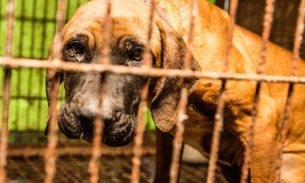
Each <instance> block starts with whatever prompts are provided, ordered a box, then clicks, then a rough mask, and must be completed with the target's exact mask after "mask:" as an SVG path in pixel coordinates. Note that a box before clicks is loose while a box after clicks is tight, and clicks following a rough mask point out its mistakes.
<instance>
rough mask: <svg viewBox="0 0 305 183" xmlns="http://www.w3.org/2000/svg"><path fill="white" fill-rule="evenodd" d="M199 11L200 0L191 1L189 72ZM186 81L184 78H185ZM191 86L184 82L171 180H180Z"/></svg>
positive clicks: (172, 182) (188, 51)
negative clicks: (181, 156)
mask: <svg viewBox="0 0 305 183" xmlns="http://www.w3.org/2000/svg"><path fill="white" fill-rule="evenodd" d="M197 13H198V0H192V1H191V11H190V22H189V23H190V28H189V32H188V40H187V44H186V48H185V49H186V50H185V60H184V68H183V69H184V71H186V72H189V71H190V70H191V59H192V47H193V32H194V28H195V21H196V16H197ZM183 83H184V79H183ZM189 87H190V86H188V85H187V84H184V86H183V87H182V89H181V93H180V101H179V109H178V110H179V111H178V121H177V124H176V133H175V137H174V140H173V156H172V162H171V170H170V182H171V183H175V182H178V175H179V168H180V154H181V148H182V143H183V134H184V123H183V122H184V120H186V119H187V115H186V112H187V103H188V89H189Z"/></svg>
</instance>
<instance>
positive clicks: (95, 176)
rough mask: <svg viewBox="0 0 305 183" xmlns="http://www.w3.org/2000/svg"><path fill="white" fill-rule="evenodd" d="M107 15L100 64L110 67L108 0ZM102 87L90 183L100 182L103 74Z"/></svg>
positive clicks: (109, 10)
mask: <svg viewBox="0 0 305 183" xmlns="http://www.w3.org/2000/svg"><path fill="white" fill-rule="evenodd" d="M106 3H107V13H106V16H105V26H104V30H103V34H104V42H103V48H102V59H101V61H100V64H103V65H109V63H110V59H109V58H110V56H109V54H110V45H109V44H110V40H111V28H112V18H111V1H110V0H107V1H106ZM100 77H101V86H100V96H99V106H98V108H99V109H98V111H99V112H98V114H97V116H96V118H95V119H94V122H93V148H92V157H91V159H90V163H89V172H90V175H91V177H90V182H91V183H97V182H101V181H99V160H100V157H101V140H102V138H103V131H104V119H103V107H102V106H103V99H104V95H105V92H104V88H105V85H106V83H105V80H104V77H103V75H102V74H101V76H100Z"/></svg>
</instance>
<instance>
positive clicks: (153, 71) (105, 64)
mask: <svg viewBox="0 0 305 183" xmlns="http://www.w3.org/2000/svg"><path fill="white" fill-rule="evenodd" d="M13 2H14V1H13V0H10V1H9V3H8V11H7V17H8V19H7V20H8V22H7V23H8V28H7V43H6V47H7V49H6V56H5V57H0V65H1V66H4V67H6V68H5V70H6V74H5V80H4V94H3V103H4V105H3V121H2V133H1V146H0V148H1V149H0V183H3V182H5V170H4V167H5V165H6V156H7V155H6V152H7V138H8V130H7V123H8V120H7V117H8V105H9V98H10V96H9V89H10V68H15V67H16V68H20V67H26V68H48V69H51V70H52V71H53V73H52V74H53V75H55V74H56V72H57V70H58V69H61V70H68V71H81V72H92V71H93V72H106V71H109V72H113V73H117V74H127V73H128V74H136V75H140V76H143V77H144V78H147V77H149V76H153V77H164V76H165V77H180V78H181V79H182V80H184V79H185V78H188V77H196V78H206V79H215V80H221V81H222V87H221V90H220V95H219V103H218V106H217V111H216V114H215V127H214V131H213V140H212V145H211V149H212V150H211V159H210V162H209V170H208V179H207V182H209V183H212V182H214V178H215V170H216V167H217V164H216V163H217V159H218V148H219V141H220V136H221V132H222V129H223V120H224V119H223V118H224V117H223V115H224V109H225V91H226V90H225V87H226V82H227V80H239V81H241V80H242V81H255V82H257V85H256V91H255V96H254V104H253V110H252V119H251V124H250V132H249V136H248V141H247V143H248V146H247V149H246V152H245V159H244V164H243V169H242V177H241V182H247V178H248V170H249V163H250V161H251V153H252V145H253V136H254V129H255V128H254V127H255V121H256V118H257V112H258V111H257V109H258V106H259V98H260V95H259V91H260V85H261V82H279V83H290V84H289V91H288V97H287V101H286V107H285V116H284V121H283V124H282V130H281V136H280V148H279V152H278V159H277V168H276V173H275V180H274V182H279V177H280V171H281V163H282V153H283V146H284V142H285V139H286V136H287V131H288V125H289V116H290V110H291V103H292V96H293V87H294V85H295V84H305V77H297V76H296V71H297V65H298V62H299V59H300V57H299V49H300V45H301V42H302V40H303V38H302V35H303V32H304V8H305V0H302V1H301V4H300V8H299V17H298V23H297V29H296V33H295V41H294V50H293V62H292V69H291V76H266V75H264V70H265V56H266V49H267V43H268V39H269V35H270V30H271V23H272V19H273V18H272V16H273V9H274V2H275V0H266V4H267V5H266V14H265V18H264V31H263V43H262V49H261V53H260V62H259V67H258V71H257V75H255V74H231V73H229V72H228V70H229V58H230V50H231V46H232V37H233V29H234V22H235V16H236V9H237V5H238V0H232V1H231V6H230V15H231V16H230V22H229V25H228V35H227V45H226V52H225V57H224V68H223V73H210V72H198V71H193V72H192V71H191V70H190V60H191V49H192V39H193V36H192V33H193V29H194V26H195V18H196V15H197V8H198V7H197V6H198V1H197V0H193V1H192V10H191V20H190V30H189V33H188V42H187V46H186V57H185V62H184V69H183V70H173V69H162V70H161V69H157V68H151V62H150V61H151V60H152V56H151V53H150V40H151V36H152V27H153V26H152V22H153V15H154V3H155V2H154V1H151V2H150V3H151V4H150V5H151V14H150V21H149V22H150V23H149V32H148V38H147V45H146V46H145V54H144V57H145V64H144V65H143V66H142V67H140V68H127V67H123V66H113V65H110V64H109V55H110V54H109V53H110V48H109V42H110V39H111V1H110V0H108V1H107V3H108V10H107V11H108V12H107V15H106V17H105V22H106V26H105V29H104V45H103V50H102V60H101V63H102V64H82V67H80V66H79V65H78V64H75V63H64V62H61V60H62V58H60V57H58V56H59V55H60V54H59V53H60V47H61V44H62V40H60V39H61V38H60V37H61V36H59V34H60V33H59V32H60V31H61V30H62V28H63V23H64V16H65V15H66V16H68V13H67V12H66V14H65V7H66V4H67V3H66V1H65V0H59V1H58V11H57V25H58V33H57V34H58V35H57V37H56V39H59V41H58V44H57V45H55V47H56V48H57V49H55V55H57V57H55V59H53V61H52V62H41V61H38V60H31V59H14V60H13V59H12V58H11V57H12V43H11V42H12V32H13V31H12V29H13V20H14V14H13V12H14V5H13ZM78 2H80V1H78ZM45 7H46V6H45ZM21 44H22V43H20V45H21ZM20 45H19V46H20ZM43 45H44V44H43ZM20 47H21V46H20ZM148 83H149V80H148V79H147V80H146V81H145V82H144V83H143V85H142V90H141V105H140V108H139V122H138V126H137V134H136V137H135V145H134V149H133V152H134V157H133V160H132V161H133V168H132V174H131V180H132V182H134V183H136V182H139V176H140V165H141V156H142V141H143V123H144V111H145V110H146V108H145V107H146V105H147V95H148ZM105 84H106V83H104V82H103V81H102V83H101V93H100V101H99V109H100V110H102V101H103V97H104V92H103V88H104V85H105ZM57 90H58V88H53V91H57ZM28 93H30V91H29V92H28ZM55 95H57V94H56V93H55V92H53V93H52V100H51V106H52V115H51V123H50V133H49V136H48V139H49V143H48V149H47V156H46V164H45V168H46V172H47V175H46V177H45V182H47V183H49V182H53V176H54V174H55V170H56V169H55V163H56V155H55V152H56V145H57V136H56V127H55V124H56V102H57V96H55ZM187 95H188V86H186V85H185V86H184V87H183V88H182V89H181V94H180V101H179V112H178V123H177V130H176V135H175V139H174V143H173V146H174V151H173V159H172V166H171V182H176V181H177V179H178V169H179V157H180V149H181V146H182V141H183V133H184V124H183V121H184V120H185V119H186V109H187V103H188V100H187ZM103 127H104V126H103V119H102V117H101V114H98V117H97V118H96V119H95V121H94V139H93V150H92V157H91V160H90V163H89V171H90V173H91V182H94V183H95V182H98V181H99V174H98V172H99V169H98V166H99V163H98V160H99V158H100V156H101V145H100V142H101V140H102V132H103ZM35 170H36V171H37V172H38V169H37V168H35Z"/></svg>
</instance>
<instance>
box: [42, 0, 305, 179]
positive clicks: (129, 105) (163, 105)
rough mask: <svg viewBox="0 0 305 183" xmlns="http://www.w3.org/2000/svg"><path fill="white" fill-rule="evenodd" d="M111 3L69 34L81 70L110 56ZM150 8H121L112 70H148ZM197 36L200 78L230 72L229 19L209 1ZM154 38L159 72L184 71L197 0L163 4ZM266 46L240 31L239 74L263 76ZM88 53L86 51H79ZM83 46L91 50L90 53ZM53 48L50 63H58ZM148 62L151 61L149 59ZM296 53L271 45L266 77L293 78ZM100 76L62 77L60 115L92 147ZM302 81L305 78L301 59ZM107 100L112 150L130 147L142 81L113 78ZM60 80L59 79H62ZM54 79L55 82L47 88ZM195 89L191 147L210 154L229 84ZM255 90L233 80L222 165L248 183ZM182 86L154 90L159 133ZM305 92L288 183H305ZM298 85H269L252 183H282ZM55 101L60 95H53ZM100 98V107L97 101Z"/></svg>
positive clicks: (164, 81) (126, 2) (300, 94)
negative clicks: (278, 163)
mask: <svg viewBox="0 0 305 183" xmlns="http://www.w3.org/2000/svg"><path fill="white" fill-rule="evenodd" d="M105 8H106V4H105V2H104V1H91V2H89V3H87V4H85V5H83V6H82V7H81V8H79V10H78V11H77V12H76V13H75V14H74V16H73V17H72V19H71V20H70V22H69V23H68V24H67V25H66V27H65V28H64V30H63V34H62V35H63V40H64V43H63V44H64V46H63V58H64V59H65V60H66V61H70V62H75V61H76V57H78V59H80V62H87V63H98V62H99V61H100V58H101V48H102V39H103V35H102V33H103V20H104V15H105V12H106V11H105V10H106V9H105ZM149 8H150V4H149V3H147V2H146V1H140V0H139V1H137V0H114V1H112V17H113V26H112V40H111V44H110V48H111V64H114V65H126V66H134V65H139V64H141V63H142V60H141V58H140V59H139V55H138V51H139V49H140V52H141V50H142V51H143V46H144V45H145V43H146V40H147V38H146V37H147V33H148V25H149V24H148V21H149V18H148V17H149ZM198 8H199V9H198V16H197V18H196V26H195V31H194V35H193V36H194V44H193V48H192V54H193V57H194V59H192V62H191V66H192V67H191V68H192V70H201V71H210V72H221V71H222V69H223V61H224V54H225V49H226V38H227V30H228V20H229V17H228V15H227V13H225V12H224V11H222V10H220V9H219V8H217V7H215V6H214V5H212V4H210V3H208V2H207V1H199V5H198ZM155 10H156V11H155V19H154V26H153V35H152V46H151V50H152V55H153V63H154V66H155V67H163V68H170V69H181V67H182V65H183V64H182V63H183V61H184V52H183V51H182V50H183V49H184V48H185V42H186V40H187V32H188V27H189V17H190V16H189V15H190V0H189V1H188V0H176V1H173V2H172V1H170V0H163V1H161V0H160V1H157V2H156V8H155ZM261 43H262V40H261V38H260V37H259V36H256V35H254V34H253V33H251V32H249V31H247V30H245V29H243V28H241V27H239V26H235V29H234V35H233V45H232V50H231V54H230V55H231V56H230V62H229V72H230V73H246V74H255V73H256V72H257V65H258V62H259V60H260V59H259V54H260V50H261ZM79 45H81V47H78V46H79ZM80 48H81V49H80ZM52 49H53V48H52V47H51V49H50V59H52V56H53V55H52ZM140 56H141V55H140ZM291 61H292V54H291V53H290V52H289V51H287V50H285V49H282V48H280V47H278V46H276V45H274V44H272V43H268V49H267V55H266V71H265V74H266V75H281V76H289V75H290V70H291V69H290V68H291ZM97 76H99V74H85V73H76V72H64V73H59V74H58V75H57V76H56V77H57V78H62V79H63V80H64V81H65V88H66V101H65V103H64V104H63V107H62V108H61V110H60V114H59V127H60V129H61V131H62V132H63V133H64V134H66V135H67V136H68V137H70V138H80V136H81V135H83V138H84V139H87V140H88V141H91V139H92V124H91V122H92V120H93V119H94V117H95V116H96V114H97V111H96V108H97V99H98V93H99V84H100V77H97ZM298 76H302V77H304V76H305V63H304V61H303V60H301V62H300V64H299V67H298ZM104 78H105V81H106V89H105V96H106V98H105V101H104V102H103V104H104V105H103V110H104V116H103V117H104V119H105V121H106V124H105V125H106V130H105V131H104V134H105V137H104V143H106V144H108V145H114V146H117V145H125V144H126V143H129V142H130V141H131V140H132V138H133V136H134V129H135V126H136V120H135V119H136V117H135V116H136V108H137V107H138V103H139V95H140V93H139V91H140V88H141V87H140V86H141V83H142V78H141V77H138V76H131V75H122V76H121V75H116V74H111V73H106V74H105V75H104ZM55 79H56V78H55ZM53 82H54V78H47V88H50V87H51V86H52V83H53ZM186 82H187V83H188V84H189V85H190V86H191V87H190V90H189V92H190V95H189V107H188V115H189V119H188V120H187V121H186V122H185V127H186V130H185V135H184V141H185V143H187V144H190V145H191V146H193V147H195V148H196V149H198V150H199V151H200V152H201V153H203V154H204V155H206V156H209V152H210V145H211V137H212V131H213V125H214V114H215V110H216V107H217V103H218V98H219V90H220V87H221V82H220V81H219V80H206V79H200V80H197V79H188V80H187V81H186ZM255 87H256V83H255V82H248V81H228V82H227V85H226V90H227V92H226V109H225V114H224V116H225V119H224V132H223V133H222V138H221V142H220V151H219V162H220V163H221V164H222V168H223V172H224V174H225V176H226V177H227V178H228V180H229V181H230V182H238V181H239V173H240V168H241V165H242V161H243V157H244V155H243V153H244V149H245V147H246V146H247V143H246V139H247V135H248V129H249V124H250V121H251V111H252V108H253V100H254V93H255ZM180 88H181V83H180V82H179V79H176V78H154V79H152V80H151V83H150V91H151V92H150V96H151V110H152V116H153V119H154V121H155V123H156V126H157V127H158V128H159V129H160V130H161V131H170V130H172V128H173V126H174V125H175V123H176V121H177V106H178V102H179V98H180V97H179V93H180ZM304 91H305V86H304V85H299V84H297V85H295V92H294V100H293V104H292V113H291V117H290V127H289V133H288V137H287V140H286V143H285V148H284V159H283V170H282V176H281V182H302V181H304V177H305V133H304V128H305V122H304V119H305V92H304ZM287 92H288V84H275V83H262V84H261V90H260V104H259V110H258V117H257V120H256V126H255V135H254V145H253V153H252V160H251V168H250V171H251V181H252V182H254V183H261V182H272V180H273V177H274V171H275V160H276V156H277V152H278V140H279V129H280V126H281V123H282V121H283V113H284V107H285V102H286V98H287ZM48 96H50V90H48ZM91 99H92V100H91Z"/></svg>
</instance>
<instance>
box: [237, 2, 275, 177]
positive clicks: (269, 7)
mask: <svg viewBox="0 0 305 183" xmlns="http://www.w3.org/2000/svg"><path fill="white" fill-rule="evenodd" d="M274 2H275V0H266V7H265V15H264V22H263V34H262V49H261V53H260V60H259V63H258V69H257V74H263V73H264V72H265V65H266V64H265V60H266V51H267V45H268V42H269V37H270V30H271V25H272V20H273V11H274ZM260 86H261V82H257V84H256V90H255V95H254V104H253V109H252V117H251V123H250V126H249V134H248V138H247V146H246V149H245V153H244V161H243V165H242V176H241V178H240V182H241V183H247V182H248V175H249V168H250V162H251V154H252V147H253V138H254V133H255V123H256V119H257V114H258V107H259V97H260Z"/></svg>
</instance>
